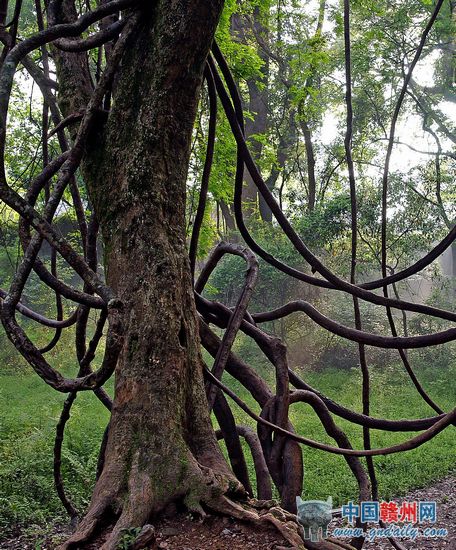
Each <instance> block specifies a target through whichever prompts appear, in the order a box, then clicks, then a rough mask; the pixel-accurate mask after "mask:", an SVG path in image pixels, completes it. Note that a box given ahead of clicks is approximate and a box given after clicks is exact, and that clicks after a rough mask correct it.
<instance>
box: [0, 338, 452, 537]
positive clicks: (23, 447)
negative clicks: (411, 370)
mask: <svg viewBox="0 0 456 550" xmlns="http://www.w3.org/2000/svg"><path fill="white" fill-rule="evenodd" d="M69 345H70V341H68V346H69ZM68 349H69V348H68V347H67V349H66V350H65V346H63V352H58V353H57V352H56V353H52V354H50V355H51V357H50V359H51V362H52V363H53V364H54V365H56V366H57V367H59V368H60V369H61V370H62V371H63V372H64V373H66V374H68V375H69V374H70V373H74V371H75V367H74V361H73V359H72V358H71V354H70V353H68ZM7 355H8V353H7V352H6V351H5V350H3V355H2V351H0V360H2V359H3V360H4V361H3V364H6V363H7V359H6V356H7ZM15 361H16V365H15V367H14V368H12V365H11V362H10V363H9V368H7V369H6V373H5V374H1V375H0V388H1V389H0V533H2V532H6V531H8V530H9V529H11V528H14V526H15V525H18V524H20V525H26V526H32V529H33V528H34V527H33V525H37V524H39V525H41V526H42V525H44V524H46V522H51V521H65V519H66V516H65V514H64V512H63V510H62V507H61V505H60V501H59V500H58V498H57V496H56V494H55V491H54V487H53V478H52V447H53V438H54V429H55V425H56V422H57V419H58V416H59V412H60V409H61V406H62V403H63V400H64V397H65V396H64V395H62V394H59V393H57V392H55V391H54V390H52V389H51V388H49V387H48V386H47V385H46V384H45V383H44V382H43V381H42V380H40V379H39V378H38V376H37V375H36V374H34V373H33V372H32V371H31V369H30V368H29V367H28V366H26V365H24V364H23V362H20V361H19V360H15ZM19 363H20V364H19ZM258 369H260V370H261V371H262V374H263V375H264V376H265V377H266V378H267V379H268V380H269V382H270V383H273V376H272V374H273V373H272V372H271V371H268V370H265V368H264V366H258ZM417 374H418V376H419V378H420V379H421V381H422V383H423V385H424V386H425V387H426V388H427V389H428V391H429V393H430V394H431V396H433V397H434V398H435V399H436V401H437V402H439V404H440V405H441V406H442V407H443V408H444V409H446V410H448V409H450V408H452V407H453V406H454V402H455V397H456V395H455V390H454V379H455V376H456V365H453V366H450V367H445V368H444V369H439V368H438V366H427V367H421V368H419V369H417ZM302 375H303V377H304V378H305V379H306V380H307V381H308V382H309V383H310V384H311V385H313V386H314V387H316V388H318V389H319V390H320V391H322V392H323V393H325V394H326V395H328V396H329V397H331V398H333V399H334V400H336V401H338V402H339V403H341V404H343V405H346V406H348V407H351V408H354V409H355V410H358V411H359V410H361V398H360V395H361V378H360V374H359V372H358V371H357V370H355V369H353V370H350V371H340V370H325V371H322V372H312V371H309V372H303V373H302ZM225 380H226V381H227V382H228V384H229V385H230V386H231V387H232V388H233V389H235V390H237V391H238V393H239V395H240V396H241V397H242V398H243V399H244V400H246V401H247V402H248V403H249V404H250V405H251V407H252V409H254V410H255V411H256V412H259V410H258V407H257V406H256V404H255V403H254V402H253V400H252V399H251V398H250V396H249V395H248V394H247V393H246V391H245V390H243V389H242V388H241V387H240V385H239V384H238V383H237V382H236V381H235V380H233V379H232V378H230V377H229V376H228V375H226V378H225ZM108 389H109V388H108ZM111 389H112V383H111ZM233 410H234V412H235V416H236V420H237V422H239V423H244V424H250V425H252V422H251V420H250V418H248V417H247V416H246V415H245V413H243V412H242V411H240V410H239V409H238V408H237V407H236V405H234V404H233ZM432 414H433V413H432V411H431V410H430V409H429V407H428V406H427V405H426V404H424V403H423V402H422V400H421V398H420V397H419V395H418V394H417V393H416V391H415V389H414V387H413V386H412V384H411V383H410V382H409V381H408V379H407V377H406V375H405V374H404V373H403V371H402V369H401V367H400V366H399V365H396V364H394V365H391V366H385V367H383V368H373V369H372V415H373V416H378V417H385V418H392V419H399V418H415V417H423V416H430V415H432ZM291 419H292V422H293V424H294V426H295V428H296V431H297V432H298V433H300V434H302V435H304V436H306V437H309V438H312V439H316V440H319V441H324V442H328V443H334V442H333V441H332V440H331V439H330V438H328V436H327V435H326V434H325V433H324V430H323V429H322V427H321V425H320V424H319V421H318V419H317V418H316V417H315V415H314V414H313V412H312V410H311V409H310V407H308V406H306V405H303V404H298V405H294V406H293V409H292V414H291ZM107 420H108V415H107V412H106V411H105V409H104V407H103V406H102V405H101V404H100V403H99V402H98V400H97V399H96V398H95V397H94V396H93V395H90V394H88V393H82V394H80V395H79V396H78V398H77V400H76V402H75V405H74V406H73V409H72V415H71V420H70V422H69V424H68V429H67V431H66V436H65V445H64V459H63V473H64V477H65V487H66V489H67V491H68V493H69V495H70V496H71V498H72V500H73V501H74V502H75V503H76V505H77V506H78V507H79V508H80V509H83V508H84V506H86V505H87V502H88V498H89V497H90V492H91V488H92V486H93V479H94V472H95V468H96V461H97V456H98V450H99V444H100V441H101V437H102V433H103V430H104V428H105V426H106V423H107ZM336 420H337V423H338V424H339V425H340V426H341V427H342V428H343V429H344V430H345V431H346V433H347V435H348V436H349V437H350V439H351V441H352V444H353V446H354V447H360V446H361V444H362V435H361V430H360V428H359V427H358V426H354V425H351V424H349V423H348V422H346V421H342V420H340V419H336ZM410 435H412V434H391V433H383V432H378V431H372V441H373V445H374V446H387V445H391V444H393V443H397V442H399V441H403V440H404V439H406V438H408V437H409V436H410ZM454 436H455V433H454V428H453V427H451V428H449V429H447V430H445V431H444V432H443V433H442V434H440V435H438V436H437V437H436V438H435V439H434V440H432V441H431V442H429V443H427V444H425V445H423V446H422V447H420V448H418V449H415V450H413V451H409V452H407V453H401V454H395V455H390V456H386V457H376V458H375V464H376V466H377V471H378V477H379V482H380V494H381V496H382V497H383V498H390V497H392V496H397V495H400V494H403V493H405V492H406V491H408V490H410V489H411V488H415V487H421V486H424V485H426V484H428V483H430V482H431V481H433V480H436V479H439V478H442V477H444V476H445V475H447V474H448V473H449V472H451V471H452V470H453V468H454ZM303 450H304V465H305V472H304V479H305V481H304V498H307V499H312V498H322V499H326V497H327V496H329V495H332V496H333V499H334V502H335V504H336V505H339V504H341V503H342V502H344V501H347V500H348V499H349V498H354V497H355V496H356V483H355V481H354V479H353V477H352V475H351V472H350V471H349V469H348V467H347V465H346V463H345V461H344V459H343V458H342V457H340V456H336V455H329V454H327V453H324V452H322V451H318V450H313V449H309V448H305V447H304V448H303ZM247 458H248V460H249V468H250V470H251V473H252V479H253V476H254V471H253V466H252V464H251V461H250V456H249V455H248V453H247ZM35 528H36V527H35Z"/></svg>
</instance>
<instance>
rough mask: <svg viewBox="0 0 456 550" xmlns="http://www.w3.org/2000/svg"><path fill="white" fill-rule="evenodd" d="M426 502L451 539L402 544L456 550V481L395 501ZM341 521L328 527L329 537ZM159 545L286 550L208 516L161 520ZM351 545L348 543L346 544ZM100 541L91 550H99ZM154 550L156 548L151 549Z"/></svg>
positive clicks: (411, 549)
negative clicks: (433, 504)
mask: <svg viewBox="0 0 456 550" xmlns="http://www.w3.org/2000/svg"><path fill="white" fill-rule="evenodd" d="M403 500H407V501H414V500H426V501H434V500H435V501H436V502H437V514H438V517H437V523H436V524H434V526H435V527H442V528H446V529H448V531H449V535H448V537H447V538H445V539H439V540H433V539H419V540H416V541H414V542H412V541H406V540H404V541H401V544H403V546H404V547H405V548H407V550H456V477H448V478H446V479H444V480H442V481H439V482H437V483H435V484H433V485H432V486H430V487H426V488H424V489H419V490H415V491H412V492H410V493H409V494H408V495H406V496H404V497H399V498H397V499H395V501H396V502H398V503H400V502H402V501H403ZM338 524H339V525H340V520H339V522H338V521H335V522H332V523H331V524H330V526H329V535H330V536H331V533H332V531H333V529H334V527H336V526H337V525H338ZM156 533H157V545H156V546H155V548H154V550H155V549H156V550H278V549H280V548H283V547H287V544H286V543H285V541H284V540H283V539H282V537H281V536H280V535H279V534H278V533H277V532H276V531H275V530H274V529H273V528H271V529H270V530H269V529H267V530H266V529H261V530H259V529H258V528H255V527H252V526H250V525H245V524H242V523H239V522H235V521H232V520H230V519H229V518H220V517H214V516H208V517H207V518H206V519H205V520H204V521H195V520H192V519H191V518H190V517H189V516H187V515H184V514H183V515H180V516H177V517H175V518H173V520H172V521H171V520H165V519H164V520H162V521H160V522H159V523H157V525H156ZM68 534H69V530H68V528H67V527H62V526H56V527H55V529H54V530H53V532H52V533H49V534H47V535H46V536H39V537H36V536H35V537H31V536H30V535H26V534H24V533H20V532H18V533H17V534H16V535H15V536H14V537H13V536H11V537H8V538H7V539H3V541H2V539H1V534H0V550H7V549H8V550H54V548H55V547H56V545H57V544H58V543H59V542H61V541H62V540H64V539H65V538H66V537H67V536H68ZM346 542H348V541H346ZM101 544H102V541H101V540H99V541H97V542H95V543H94V544H93V545H92V548H91V550H98V548H100V546H101ZM151 548H153V547H151ZM364 548H365V549H366V550H389V549H391V548H392V546H391V544H390V543H389V542H378V541H377V542H375V543H366V544H365V546H364Z"/></svg>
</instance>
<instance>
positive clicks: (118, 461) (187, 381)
mask: <svg viewBox="0 0 456 550" xmlns="http://www.w3.org/2000/svg"><path fill="white" fill-rule="evenodd" d="M221 7H222V1H214V2H205V1H193V2H191V3H188V2H186V1H184V0H176V1H174V2H164V1H162V2H158V3H154V4H153V6H151V8H150V11H149V13H147V15H145V17H144V19H143V20H142V24H141V28H140V29H138V32H137V33H135V35H134V37H133V39H132V40H131V44H130V45H129V48H128V51H127V53H126V54H125V56H124V59H123V61H122V67H121V70H120V74H119V78H118V82H117V89H116V95H115V97H114V101H113V108H112V110H111V113H110V115H109V119H108V121H107V124H106V127H105V128H104V129H103V130H102V131H100V133H99V135H96V136H94V137H93V140H92V146H91V147H89V148H88V151H89V152H88V155H87V159H86V162H85V173H86V179H87V183H88V186H89V191H90V197H91V201H92V203H93V206H94V209H95V212H96V214H97V217H98V219H99V221H100V225H101V228H102V232H103V239H104V243H105V263H106V270H107V282H108V284H109V285H110V286H111V287H112V288H113V289H114V291H115V293H116V294H117V296H118V297H119V298H120V300H122V302H123V304H124V311H125V322H126V338H125V345H124V348H123V351H122V353H121V356H120V359H119V362H118V365H117V369H116V381H115V398H114V405H113V411H112V417H111V422H110V430H109V437H108V441H107V446H106V454H105V462H104V468H103V471H102V473H101V476H100V478H99V480H98V482H97V484H96V487H95V490H94V494H93V497H92V502H91V505H90V508H89V511H88V513H87V516H86V518H85V519H84V520H83V521H82V522H81V524H80V526H79V529H78V531H77V533H76V534H75V535H74V537H73V538H72V539H70V542H69V543H68V544H67V546H66V547H74V546H78V541H80V540H85V539H87V538H88V537H90V536H91V534H92V532H93V531H94V530H95V529H96V525H97V524H98V523H99V522H100V520H101V519H102V518H103V516H105V515H106V513H107V512H112V513H114V515H115V516H120V517H119V519H118V521H117V524H116V526H115V529H114V532H113V534H112V536H111V537H110V539H109V541H108V543H106V546H105V547H106V548H115V545H116V544H117V541H118V539H119V536H120V533H121V529H123V528H125V527H134V526H141V525H143V524H144V523H145V522H147V520H148V519H149V518H150V517H151V516H152V515H154V514H156V513H157V512H159V511H161V510H163V509H164V508H165V507H166V506H167V505H168V504H170V503H172V502H174V501H178V500H180V501H183V502H184V504H185V505H186V506H187V507H188V508H189V509H192V510H199V509H200V507H201V504H205V505H207V506H209V507H212V508H215V509H217V508H218V505H217V502H218V499H220V496H221V495H223V494H226V493H230V492H231V493H232V494H234V493H238V494H239V493H242V487H241V486H240V484H239V483H238V482H237V480H236V479H235V478H234V476H233V474H232V473H231V470H230V469H229V467H228V465H227V464H226V462H225V460H224V458H223V456H222V454H221V452H220V449H219V446H218V444H217V441H216V439H215V434H214V431H213V429H212V426H211V422H210V416H209V412H208V407H207V400H206V395H205V390H204V384H203V372H202V361H201V357H200V346H199V338H198V322H197V316H196V310H195V305H194V300H193V290H192V285H191V277H190V270H189V263H188V256H187V251H186V245H185V183H186V176H187V168H188V161H189V151H190V139H191V133H192V127H193V122H194V118H195V114H196V107H197V102H198V96H199V90H200V85H201V80H202V71H203V66H204V62H205V59H206V55H207V52H208V50H209V47H210V44H211V41H212V37H213V33H214V31H215V26H216V23H217V20H218V16H219V13H220V10H221ZM183 44H185V48H183V47H182V45H183Z"/></svg>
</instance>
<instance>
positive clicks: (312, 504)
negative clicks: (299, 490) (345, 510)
mask: <svg viewBox="0 0 456 550" xmlns="http://www.w3.org/2000/svg"><path fill="white" fill-rule="evenodd" d="M296 506H297V508H298V513H297V516H298V521H299V523H300V524H301V525H302V526H303V527H304V538H305V539H307V540H309V539H310V540H311V541H312V542H318V541H320V540H321V539H323V538H326V537H327V536H328V525H329V523H330V522H331V520H332V512H333V510H332V497H328V500H326V501H325V500H302V498H301V497H296ZM320 530H321V531H320Z"/></svg>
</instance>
